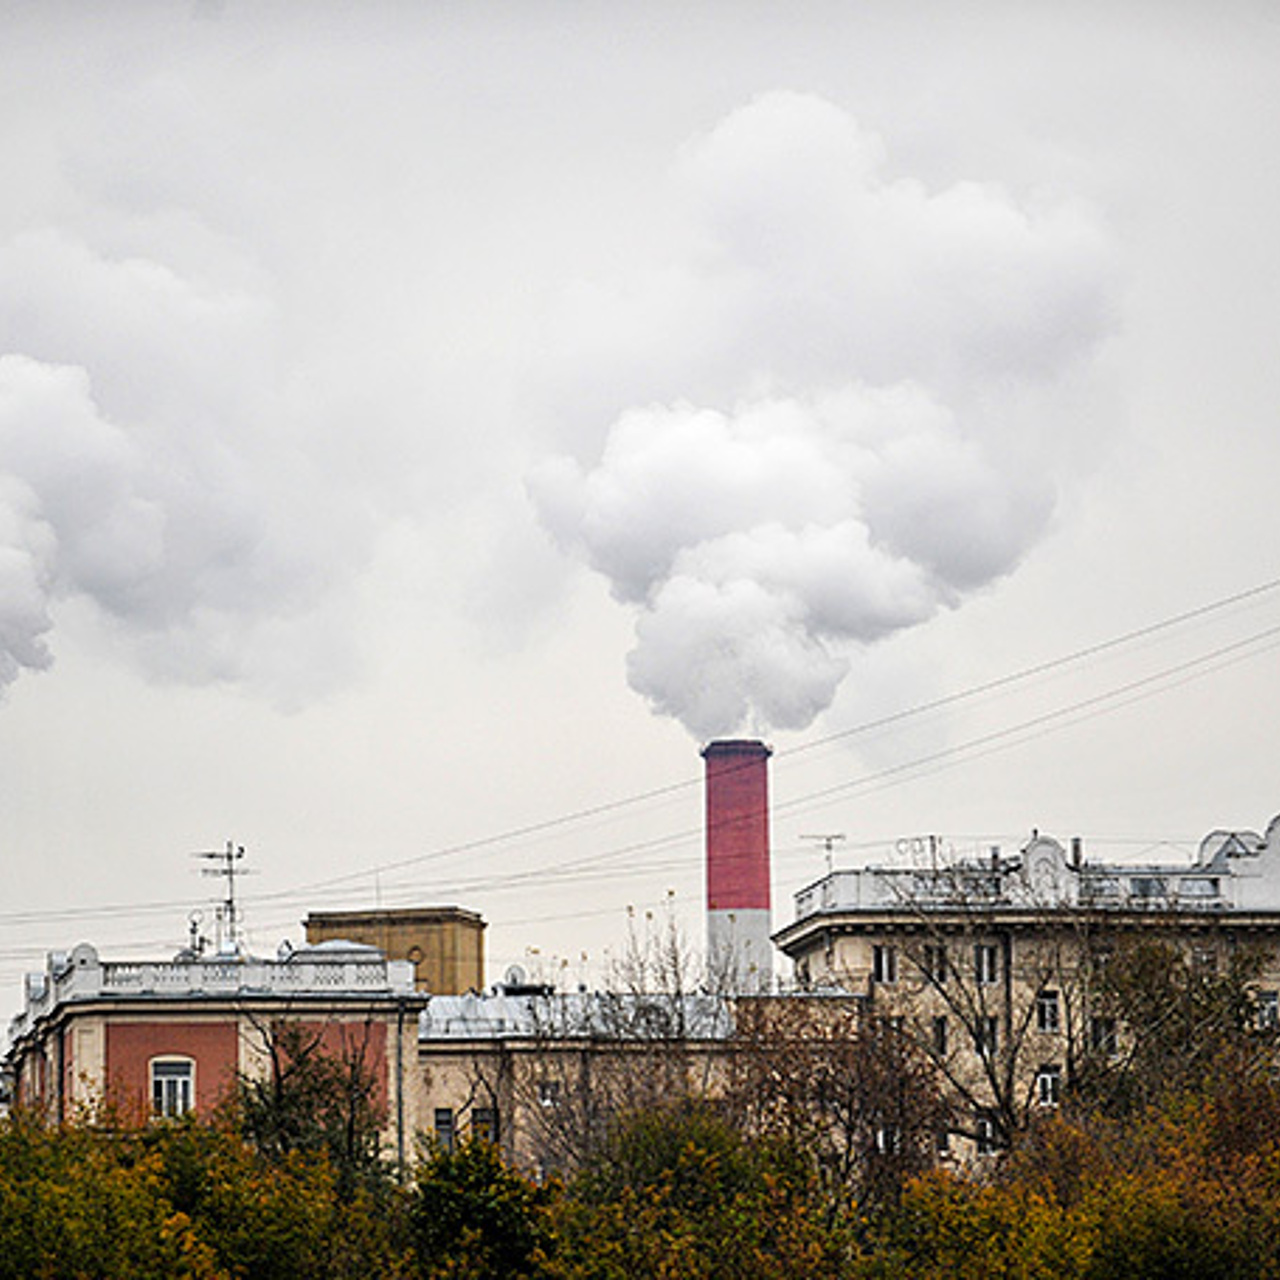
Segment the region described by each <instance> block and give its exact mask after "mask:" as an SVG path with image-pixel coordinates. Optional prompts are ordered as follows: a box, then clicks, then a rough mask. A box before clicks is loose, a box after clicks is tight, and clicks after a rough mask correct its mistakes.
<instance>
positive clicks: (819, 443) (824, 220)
mask: <svg viewBox="0 0 1280 1280" xmlns="http://www.w3.org/2000/svg"><path fill="white" fill-rule="evenodd" d="M884 168H885V157H884V154H883V148H882V147H881V145H880V144H879V142H878V140H877V139H876V138H874V137H873V136H871V135H869V134H868V133H867V132H865V131H864V130H862V129H861V128H860V127H859V126H858V125H857V124H856V123H855V122H854V121H853V120H852V119H851V118H850V117H848V116H847V115H845V114H844V113H843V112H841V111H840V110H838V109H837V108H836V107H834V106H832V105H831V104H829V103H827V102H824V101H822V100H819V99H816V98H812V97H806V96H801V95H796V94H771V95H767V96H765V97H763V98H761V99H758V100H756V101H755V102H753V103H751V104H750V105H748V106H747V107H745V108H743V109H741V110H739V111H737V112H735V113H733V114H732V115H730V116H729V117H728V118H727V119H726V120H724V121H723V122H722V123H721V124H720V125H719V126H718V127H717V128H716V129H714V130H713V131H712V132H711V133H710V134H709V135H708V136H706V137H705V138H702V139H699V140H697V141H695V142H694V143H692V144H690V146H689V147H688V148H687V149H686V151H685V152H684V154H683V155H682V157H681V160H680V163H679V165H678V167H677V171H676V174H675V176H674V184H675V187H676V189H677V191H678V194H679V197H680V199H681V200H682V201H683V202H684V206H685V207H686V208H687V209H688V210H689V211H690V213H689V228H690V230H689V247H688V249H687V251H685V252H684V253H683V254H682V255H681V256H679V257H678V260H677V261H676V262H674V263H673V264H670V265H669V266H668V268H667V269H665V270H664V271H662V272H661V273H659V276H658V277H657V278H656V279H654V280H651V281H642V282H640V283H639V284H637V285H636V286H635V287H634V288H632V289H631V290H629V291H626V292H624V293H622V294H614V295H613V296H605V295H602V294H600V293H596V294H594V295H590V294H581V293H580V294H579V295H578V297H577V298H576V300H575V306H576V307H577V308H578V313H577V314H576V315H574V316H571V319H570V328H571V330H574V331H575V332H583V333H585V332H588V331H590V332H592V333H593V334H594V336H593V338H592V339H591V340H590V342H591V345H590V346H589V348H588V349H589V350H591V351H592V353H593V355H600V356H601V357H602V358H605V357H607V359H608V361H609V364H610V367H612V368H614V369H616V370H617V371H618V384H619V385H620V386H622V387H624V388H625V393H626V394H627V395H629V396H631V397H632V403H631V404H630V405H629V406H628V405H622V406H619V407H618V409H617V411H616V412H614V413H613V414H612V417H611V421H609V425H608V426H607V429H606V430H605V431H604V433H603V438H602V440H600V441H599V443H598V444H597V446H596V448H595V449H594V450H593V449H591V448H590V446H588V447H586V448H584V449H582V450H581V452H580V456H578V457H572V456H561V457H556V458H551V459H548V460H546V461H545V462H543V463H542V464H541V465H540V466H539V467H538V468H536V469H535V471H534V472H533V474H532V476H531V479H530V491H531V494H532V496H533V500H534V502H535V505H536V507H537V509H538V512H539V514H540V517H541V519H542V521H543V523H544V525H545V526H546V528H547V529H548V530H549V531H550V532H551V534H552V535H553V537H554V538H555V539H556V541H557V542H558V543H559V544H560V545H561V546H562V547H564V548H565V549H567V550H568V551H570V552H571V553H572V554H574V555H576V556H578V557H579V558H581V559H582V560H583V561H584V562H585V563H586V564H588V565H589V566H590V567H591V568H592V569H594V570H596V571H597V572H599V573H601V574H603V575H605V576H606V578H607V579H608V581H609V583H610V585H611V588H612V591H613V593H614V595H615V596H616V598H617V599H619V600H620V601H622V602H624V603H626V604H628V605H631V606H634V607H635V608H636V609H637V610H638V618H637V624H636V641H637V643H636V647H635V649H634V650H633V651H632V653H631V654H630V657H629V659H628V674H629V679H630V682H631V684H632V686H633V687H634V688H635V689H636V690H637V691H638V692H639V693H641V694H642V695H644V697H645V698H647V699H648V700H649V702H650V704H651V705H652V706H653V708H654V709H655V710H656V711H659V712H661V713H664V714H668V715H672V716H675V717H677V718H678V719H680V720H681V721H682V722H683V723H684V724H685V725H686V727H687V728H688V729H689V730H690V731H691V732H692V733H693V734H695V735H697V736H699V737H703V738H706V737H712V736H717V735H721V734H727V733H732V732H734V731H737V730H739V729H741V728H742V727H744V726H750V727H751V728H752V729H754V730H756V731H760V732H763V731H764V730H766V729H768V728H776V729H802V728H804V727H806V726H807V725H808V724H810V723H811V721H812V720H813V719H814V717H815V716H816V715H818V714H819V713H820V712H821V711H822V710H824V709H825V708H826V707H827V706H828V705H829V704H830V702H831V700H832V698H833V697H834V695H835V692H836V689H837V687H838V686H839V684H840V682H841V680H842V679H843V678H844V676H845V675H846V673H847V672H848V670H849V664H850V655H851V653H852V652H853V651H854V650H855V649H856V646H857V645H860V644H868V643H872V642H874V641H877V640H880V639H883V638H884V637H886V636H889V635H891V634H893V633H894V632H896V631H900V630H902V629H903V628H907V627H913V626H917V625H919V624H921V623H923V622H925V621H927V620H928V619H929V618H930V617H931V616H932V615H934V614H935V613H936V612H937V611H938V610H939V609H942V608H951V607H955V606H957V605H959V604H960V603H961V602H962V601H963V599H964V598H965V597H966V596H967V595H968V594H969V593H972V592H973V591H976V590H979V589H981V588H983V587H984V586H986V585H988V584H990V583H992V582H993V581H995V580H997V579H998V578H1000V577H1001V576H1002V575H1004V574H1007V573H1008V572H1009V571H1010V570H1012V569H1013V568H1014V566H1015V565H1016V564H1017V563H1018V561H1019V560H1020V559H1021V557H1022V556H1023V555H1024V554H1025V553H1026V552H1027V551H1028V549H1029V548H1030V547H1032V546H1033V545H1034V543H1035V542H1036V540H1037V539H1038V538H1039V537H1040V536H1041V534H1042V533H1043V531H1044V529H1045V527H1046V524H1047V522H1048V520H1049V518H1050V516H1051V514H1052V511H1053V506H1054V489H1053V484H1052V482H1051V478H1050V466H1049V465H1048V459H1049V458H1051V456H1052V453H1053V444H1054V442H1053V433H1054V432H1055V431H1057V430H1060V425H1059V423H1058V422H1057V421H1055V418H1054V413H1053V403H1054V397H1055V395H1056V394H1057V393H1058V392H1059V391H1060V390H1061V388H1062V387H1063V386H1064V385H1066V384H1067V383H1068V382H1069V381H1070V380H1072V379H1075V378H1079V377H1081V376H1083V375H1084V374H1085V373H1087V366H1088V361H1089V357H1090V356H1091V354H1092V353H1093V351H1094V348H1095V347H1096V346H1097V344H1098V342H1099V341H1100V339H1101V337H1102V336H1103V334H1104V333H1105V332H1106V329H1107V324H1108V295H1109V275H1110V253H1109V251H1108V246H1107V244H1106V241H1105V238H1104V237H1103V236H1102V234H1101V233H1100V232H1099V231H1098V229H1097V228H1096V227H1095V226H1094V225H1093V223H1092V222H1091V221H1090V219H1089V218H1088V217H1086V216H1085V215H1083V214H1081V213H1079V212H1076V211H1073V210H1070V209H1066V208H1060V207H1047V208H1034V209H1033V208H1028V207H1024V206H1023V205H1020V204H1019V203H1018V202H1016V201H1015V200H1014V199H1013V198H1012V197H1011V196H1010V195H1008V194H1007V193H1005V192H1003V191H1001V190H1000V189H998V188H995V187H992V186H983V185H979V184H976V183H960V184H956V185H953V186H950V187H946V188H944V189H941V190H938V191H936V192H931V191H929V190H928V189H926V187H925V186H924V185H923V184H922V183H920V182H917V181H914V180H910V179H903V178H899V179H892V180H891V179H888V178H886V177H884V176H883V170H884ZM611 335H612V337H611ZM611 341H612V342H613V343H614V348H613V350H610V343H611ZM624 346H625V348H626V349H628V350H630V351H632V352H634V353H636V354H635V358H634V360H633V361H632V362H631V363H630V364H629V363H628V361H627V358H626V356H625V355H622V354H620V351H621V349H622V348H623V347H624ZM646 388H647V390H646Z"/></svg>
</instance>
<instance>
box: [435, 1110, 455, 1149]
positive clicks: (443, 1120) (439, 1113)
mask: <svg viewBox="0 0 1280 1280" xmlns="http://www.w3.org/2000/svg"><path fill="white" fill-rule="evenodd" d="M453 1137H454V1129H453V1108H452V1107H437V1108H436V1141H437V1142H438V1143H439V1144H440V1147H441V1149H442V1150H444V1151H452V1150H453Z"/></svg>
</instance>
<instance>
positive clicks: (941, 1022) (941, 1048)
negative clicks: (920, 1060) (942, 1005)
mask: <svg viewBox="0 0 1280 1280" xmlns="http://www.w3.org/2000/svg"><path fill="white" fill-rule="evenodd" d="M948 1040H949V1036H948V1028H947V1015H946V1014H945V1013H939V1014H935V1015H934V1019H933V1056H934V1057H935V1058H945V1057H946V1056H947V1045H948Z"/></svg>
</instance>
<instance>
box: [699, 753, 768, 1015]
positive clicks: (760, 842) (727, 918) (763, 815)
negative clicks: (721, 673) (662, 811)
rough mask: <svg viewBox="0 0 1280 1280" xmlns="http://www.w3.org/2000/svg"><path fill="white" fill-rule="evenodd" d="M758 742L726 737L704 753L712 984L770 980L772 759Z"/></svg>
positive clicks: (741, 986)
mask: <svg viewBox="0 0 1280 1280" xmlns="http://www.w3.org/2000/svg"><path fill="white" fill-rule="evenodd" d="M772 754H773V753H772V751H771V750H770V748H768V747H766V746H765V745H764V743H763V742H756V741H754V740H748V739H740V738H735V739H727V740H724V741H720V742H712V743H709V744H708V745H707V746H706V747H704V748H703V750H702V758H703V760H705V761H706V791H707V964H708V968H709V971H710V974H711V977H712V980H713V981H714V982H716V983H717V984H721V985H724V986H726V987H728V988H730V989H734V990H762V989H765V988H767V987H768V986H769V985H770V983H771V981H772V978H773V943H772V942H771V941H770V940H769V932H770V918H769V757H770V755H772Z"/></svg>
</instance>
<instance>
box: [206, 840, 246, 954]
mask: <svg viewBox="0 0 1280 1280" xmlns="http://www.w3.org/2000/svg"><path fill="white" fill-rule="evenodd" d="M194 856H195V857H197V858H203V859H204V860H205V861H206V862H212V863H214V864H215V865H214V866H211V867H205V868H204V874H205V875H207V876H221V877H222V878H223V879H224V880H226V882H227V896H226V898H225V899H224V900H223V903H222V906H221V907H219V908H218V913H217V916H216V920H217V923H218V950H219V952H230V953H231V954H232V955H236V956H238V955H241V954H242V952H243V939H242V938H241V935H240V912H239V909H238V908H237V907H236V876H237V874H243V872H238V871H237V868H236V863H238V862H239V861H241V859H242V858H243V857H244V845H242V844H241V845H238V844H236V843H235V842H234V841H231V840H228V841H227V847H226V848H225V849H218V850H204V851H202V852H200V853H197V854H195V855H194ZM224 926H225V928H226V943H225V946H224V944H223V938H222V930H223V927H224Z"/></svg>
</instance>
